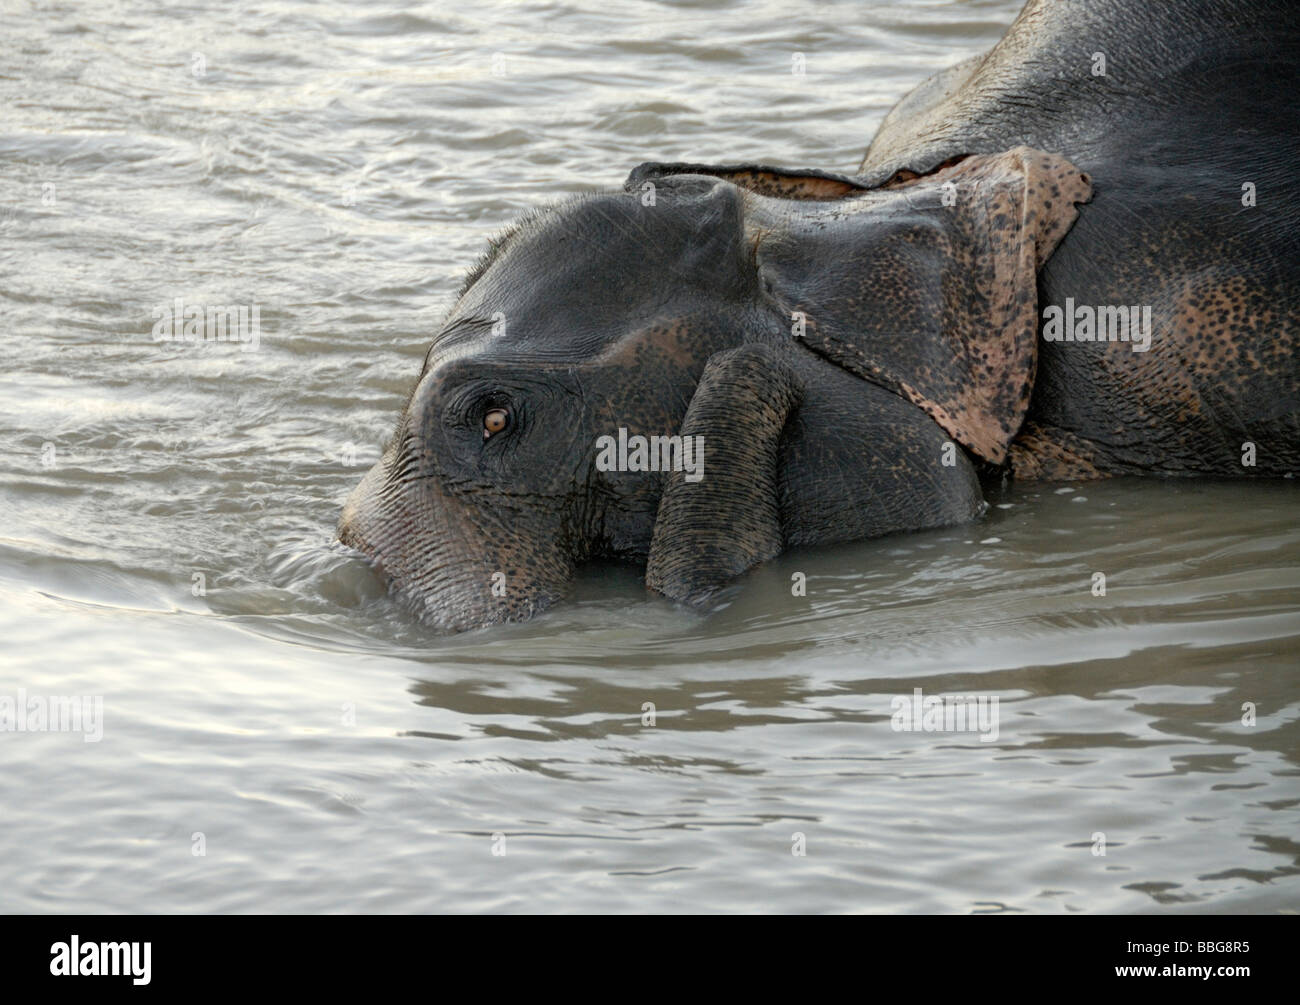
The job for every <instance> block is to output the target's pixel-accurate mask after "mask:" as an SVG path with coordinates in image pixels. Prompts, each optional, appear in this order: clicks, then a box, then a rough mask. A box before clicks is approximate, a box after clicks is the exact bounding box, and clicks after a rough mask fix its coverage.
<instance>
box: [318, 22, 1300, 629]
mask: <svg viewBox="0 0 1300 1005" xmlns="http://www.w3.org/2000/svg"><path fill="white" fill-rule="evenodd" d="M1298 54H1300V12H1298V11H1297V9H1296V8H1295V7H1294V5H1292V4H1290V3H1288V2H1276V3H1266V2H1261V3H1241V2H1225V0H1202V2H1198V3H1189V4H1153V3H1149V2H1148V0H1088V2H1084V0H1031V2H1029V3H1028V4H1027V6H1026V7H1025V8H1024V9H1023V10H1022V12H1021V13H1020V15H1019V17H1018V18H1017V19H1016V21H1015V22H1014V23H1013V24H1012V26H1011V27H1010V28H1009V29H1008V31H1007V33H1006V34H1005V36H1004V37H1003V38H1002V39H1001V41H999V42H998V43H997V44H996V45H995V46H994V47H993V48H992V49H991V50H989V51H988V52H987V53H985V54H983V55H981V56H978V57H977V58H974V59H970V60H967V61H965V62H962V63H959V64H958V65H956V66H954V67H952V68H951V69H948V70H945V71H943V72H941V73H939V74H937V75H936V76H934V77H932V78H930V79H929V80H927V81H926V82H924V83H922V84H921V85H920V86H919V87H917V88H916V89H915V90H913V91H912V92H911V93H910V94H908V95H907V96H905V97H904V98H903V99H902V100H901V101H899V103H898V104H897V105H896V106H895V107H894V108H893V110H892V111H890V112H889V114H888V115H887V117H886V118H885V119H884V121H883V123H882V124H881V126H880V127H879V129H878V131H877V133H876V135H875V137H874V139H873V140H872V142H871V143H870V145H869V147H868V149H867V152H866V155H865V158H864V159H863V161H862V163H861V165H860V166H859V167H858V169H857V171H856V173H852V174H849V173H837V172H833V171H825V170H819V169H797V170H796V169H785V168H780V167H774V166H770V165H764V164H725V163H723V164H707V163H700V164H694V163H647V164H642V165H640V166H638V167H636V168H634V169H633V170H632V171H631V173H630V175H628V177H627V179H626V181H625V183H624V184H623V186H622V187H621V188H618V189H613V190H602V191H596V192H590V193H583V194H581V195H578V196H574V197H570V198H567V199H565V200H563V201H562V202H560V203H558V204H555V205H553V206H550V207H547V208H545V209H543V210H540V211H534V212H531V213H529V214H527V215H526V216H525V217H524V218H522V219H521V220H520V221H518V222H517V223H516V224H515V225H514V226H512V227H511V228H510V229H509V230H508V231H507V232H506V233H505V234H504V235H503V236H501V237H500V238H499V239H497V240H495V241H493V242H492V244H491V246H490V248H489V250H488V251H487V253H486V254H485V256H484V257H483V258H482V259H481V260H480V261H479V262H478V264H477V265H475V266H474V268H473V269H472V270H471V271H470V273H469V275H468V277H467V279H466V280H465V283H464V285H463V286H462V288H461V290H460V293H459V294H458V296H457V298H456V301H455V305H454V307H453V309H452V310H451V313H450V315H449V316H448V317H447V319H446V321H445V323H444V324H443V325H442V327H441V329H440V330H439V331H438V332H437V334H436V335H435V336H434V338H433V341H432V344H431V346H430V348H429V350H428V353H427V355H426V357H425V359H424V364H423V368H422V370H421V372H420V374H419V377H418V379H417V381H416V383H415V386H414V389H413V390H412V392H411V395H410V398H409V400H408V402H407V404H406V406H405V408H404V409H403V410H402V413H401V416H400V419H399V421H398V425H397V429H396V431H395V433H394V435H393V437H392V439H391V440H390V441H389V443H388V444H387V446H386V447H385V449H384V452H383V456H382V459H381V460H380V461H379V462H378V463H377V464H376V465H375V466H374V467H373V468H372V469H371V470H370V471H369V473H368V474H366V476H365V478H364V480H363V481H362V482H361V484H360V485H359V486H358V487H357V488H356V489H355V491H353V493H352V494H351V496H350V497H349V498H348V500H347V501H346V504H345V506H344V509H343V513H342V517H341V519H340V523H339V530H338V536H339V538H340V540H341V541H342V542H343V543H344V544H345V545H348V546H350V547H352V548H355V549H357V550H358V551H360V552H361V553H362V554H363V555H364V556H366V558H367V559H368V560H369V561H371V562H372V563H373V564H374V565H375V567H376V568H377V569H378V570H379V571H380V572H381V573H382V574H383V575H384V576H385V577H386V578H387V579H388V580H389V582H390V583H391V584H392V589H393V592H394V594H395V595H396V596H397V597H398V598H400V599H401V600H402V602H404V603H405V604H406V605H407V606H408V607H409V608H410V609H411V610H412V611H413V612H414V613H415V614H416V615H417V616H418V617H419V618H420V619H422V620H423V621H424V622H426V623H427V624H429V625H431V626H433V627H435V628H437V629H441V630H447V631H462V630H466V629H473V628H480V627H486V626H489V625H493V624H498V623H501V622H507V621H521V620H525V619H527V618H529V617H531V616H533V615H534V614H536V613H538V612H540V611H542V610H545V609H546V608H547V607H549V606H550V605H552V604H554V603H555V602H556V601H557V600H559V599H560V598H561V597H563V595H564V593H565V590H566V587H567V585H568V584H569V582H570V581H571V579H572V577H573V575H574V571H575V569H576V568H577V567H578V566H579V565H581V564H582V563H584V562H588V561H591V560H594V559H617V560H625V561H629V562H633V563H637V565H638V566H639V567H643V568H644V570H645V580H646V584H647V587H648V589H649V590H650V591H653V593H656V594H660V595H662V596H664V597H666V598H668V599H669V600H671V601H676V602H680V603H684V604H687V605H693V606H695V607H706V606H707V605H708V604H709V601H710V598H713V597H715V596H716V595H717V593H718V591H719V590H721V589H722V588H723V587H724V586H726V585H727V584H728V583H730V582H731V581H732V580H734V579H735V578H736V577H738V576H740V575H741V574H742V573H744V572H745V571H746V570H748V569H750V568H751V567H753V566H755V565H756V564H758V563H762V562H764V561H766V560H769V559H771V558H773V557H774V556H776V555H778V554H779V553H781V552H782V551H784V550H788V549H797V548H800V547H806V546H810V545H826V544H834V543H837V542H848V541H856V540H861V539H866V538H872V537H878V536H881V535H886V534H892V533H899V532H906V531H916V530H920V529H925V528H935V527H943V526H949V525H955V524H960V523H964V522H968V521H974V520H977V519H979V518H980V517H981V515H982V514H983V513H984V511H985V510H986V509H987V504H986V502H985V492H986V490H987V487H988V486H989V483H990V479H994V480H997V479H1005V478H1008V477H1009V478H1013V479H1016V480H1020V481H1035V480H1036V481H1048V482H1050V481H1078V480H1084V479H1094V478H1101V477H1108V476H1112V475H1138V474H1140V475H1155V476H1184V477H1234V478H1248V477H1279V476H1289V475H1292V474H1293V473H1294V472H1295V471H1296V470H1298V469H1300V436H1298V435H1297V433H1298V432H1300V408H1297V404H1298V402H1300V373H1298V372H1297V371H1298V368H1297V353H1296V341H1297V333H1298V332H1300V265H1298V262H1300V236H1298V235H1300V186H1297V183H1296V173H1297V172H1296V166H1295V165H1296V164H1297V163H1300V135H1298V131H1297V128H1296V127H1297V119H1296V117H1295V114H1294V104H1293V103H1294V96H1295V95H1296V94H1297V93H1300V73H1298V72H1297V68H1298V66H1300V59H1298V58H1297V55H1298Z"/></svg>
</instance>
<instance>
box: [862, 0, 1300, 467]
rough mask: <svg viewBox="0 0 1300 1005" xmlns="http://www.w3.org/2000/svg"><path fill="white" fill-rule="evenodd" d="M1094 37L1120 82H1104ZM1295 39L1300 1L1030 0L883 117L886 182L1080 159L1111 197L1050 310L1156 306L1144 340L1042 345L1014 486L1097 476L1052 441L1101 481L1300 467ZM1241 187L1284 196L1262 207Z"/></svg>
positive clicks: (1055, 289)
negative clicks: (1011, 150) (1024, 155)
mask: <svg viewBox="0 0 1300 1005" xmlns="http://www.w3.org/2000/svg"><path fill="white" fill-rule="evenodd" d="M1257 24H1268V25H1269V26H1270V27H1269V30H1268V31H1267V32H1263V33H1261V32H1258V31H1255V30H1253V29H1251V28H1250V27H1248V26H1249V25H1257ZM1083 38H1086V39H1088V43H1087V49H1088V53H1091V52H1094V51H1104V52H1105V53H1106V57H1107V62H1108V65H1109V66H1110V68H1111V70H1110V72H1109V73H1108V75H1106V76H1094V75H1093V74H1092V72H1091V62H1090V60H1089V59H1088V58H1087V55H1088V53H1083V54H1082V55H1081V54H1080V53H1081V49H1080V46H1079V44H1078V42H1079V40H1080V39H1083ZM1297 51H1300V8H1297V7H1296V5H1295V4H1291V3H1283V2H1280V0H1279V2H1267V0H1263V2H1260V3H1257V4H1254V5H1252V6H1251V7H1250V8H1249V10H1248V11H1247V10H1245V9H1243V8H1241V7H1240V6H1239V5H1234V4H1227V3H1206V4H1202V5H1197V6H1196V7H1195V8H1194V9H1183V8H1181V7H1180V6H1179V5H1169V4H1149V3H1136V2H1133V0H1093V2H1091V3H1089V4H1057V3H1050V2H1039V0H1033V2H1031V3H1029V4H1028V5H1027V7H1026V9H1025V11H1024V12H1023V13H1022V15H1021V17H1020V18H1019V19H1018V20H1017V22H1016V24H1015V25H1014V26H1013V27H1012V29H1010V30H1009V31H1008V33H1007V35H1006V36H1005V37H1004V38H1003V39H1002V41H1001V42H999V43H998V45H997V46H995V48H994V49H993V50H992V52H991V53H990V54H989V55H987V56H984V57H979V58H976V59H972V60H969V61H967V62H965V63H962V64H959V65H958V66H956V67H953V68H952V69H951V70H948V71H945V72H944V73H942V74H939V75H937V76H936V77H935V78H932V79H931V80H930V81H927V82H926V83H925V84H923V85H921V86H920V87H918V88H917V89H916V91H914V92H913V93H912V94H910V95H908V96H907V97H905V98H904V99H903V100H902V101H901V102H899V104H898V106H897V107H896V108H895V109H894V111H892V112H891V113H890V115H889V116H887V117H886V120H885V122H884V123H883V124H882V126H881V128H880V130H879V132H878V133H877V135H876V137H875V139H874V140H873V141H872V144H871V147H870V149H869V150H868V151H867V154H866V157H865V158H864V160H863V163H862V167H861V173H862V177H863V178H864V180H866V181H868V182H873V183H879V182H884V181H885V180H886V179H889V178H891V177H893V176H895V175H896V174H897V173H898V172H899V171H900V170H904V169H910V170H915V171H917V172H919V173H921V174H925V173H926V172H928V171H929V170H931V169H932V167H933V166H935V165H938V164H940V163H942V162H944V161H946V160H948V159H950V158H952V157H953V156H955V155H959V154H967V155H975V154H994V153H997V152H998V151H1002V150H1005V149H1007V148H1008V147H1010V146H1014V145H1015V144H1017V143H1021V142H1026V141H1028V142H1030V143H1031V144H1032V145H1033V146H1035V147H1037V148H1040V149H1045V150H1051V151H1056V152H1059V153H1060V154H1061V155H1063V156H1064V157H1066V158H1067V159H1068V160H1069V161H1070V162H1071V163H1073V164H1075V165H1077V166H1078V167H1079V168H1080V169H1081V170H1082V171H1084V172H1086V173H1087V174H1088V175H1090V176H1091V178H1092V180H1093V183H1094V197H1093V199H1092V200H1091V201H1090V202H1089V203H1088V204H1087V205H1086V206H1084V207H1082V209H1081V211H1080V215H1079V219H1078V221H1077V223H1076V224H1075V225H1074V227H1073V228H1072V229H1071V230H1070V231H1069V232H1068V234H1067V235H1066V236H1065V237H1064V238H1063V239H1062V240H1061V242H1060V244H1059V246H1058V248H1057V250H1056V251H1055V252H1054V253H1053V255H1052V257H1051V258H1050V259H1049V260H1048V261H1047V262H1046V263H1043V266H1042V270H1041V272H1040V275H1039V295H1038V302H1039V305H1040V307H1041V306H1042V305H1046V304H1054V305H1057V306H1064V304H1065V301H1066V298H1067V297H1069V298H1071V299H1073V301H1074V303H1075V304H1076V305H1089V306H1092V307H1096V306H1099V305H1113V306H1120V305H1124V306H1129V305H1149V306H1151V308H1152V328H1153V337H1152V345H1151V349H1150V351H1148V352H1146V353H1134V352H1132V350H1131V348H1130V346H1129V344H1126V343H1101V344H1087V343H1059V342H1052V343H1047V342H1042V341H1040V343H1039V359H1038V372H1037V375H1036V378H1035V384H1034V391H1033V395H1032V399H1031V402H1030V406H1029V409H1028V411H1027V419H1028V420H1029V421H1030V422H1031V423H1032V427H1031V426H1030V425H1028V424H1027V425H1026V427H1025V428H1026V433H1025V434H1022V435H1024V437H1025V443H1024V444H1023V445H1022V448H1021V449H1015V448H1013V449H1012V451H1011V454H1010V457H1009V466H1010V469H1011V470H1012V472H1013V473H1014V474H1015V475H1016V476H1017V477H1021V478H1028V477H1053V478H1065V477H1073V476H1072V475H1071V474H1069V472H1070V471H1074V470H1082V471H1084V474H1083V475H1081V476H1082V477H1088V475H1087V474H1086V469H1081V468H1078V467H1077V466H1076V465H1075V464H1074V462H1070V463H1063V462H1056V463H1051V464H1048V463H1045V460H1044V457H1045V454H1044V452H1045V451H1046V450H1047V449H1048V448H1047V443H1048V441H1050V440H1052V439H1055V440H1057V441H1058V442H1057V446H1058V448H1059V450H1058V451H1057V452H1059V453H1061V454H1063V455H1065V456H1069V457H1073V456H1085V457H1086V458H1087V459H1088V463H1089V464H1090V465H1092V466H1093V467H1095V469H1096V470H1097V471H1098V472H1100V473H1102V474H1107V473H1109V474H1120V473H1156V474H1162V475H1178V476H1189V475H1215V476H1233V477H1242V476H1248V477H1249V476H1277V475H1282V474H1287V473H1294V472H1296V471H1298V470H1300V363H1298V360H1300V277H1298V276H1297V270H1298V269H1300V176H1298V175H1297V172H1296V170H1295V164H1296V162H1297V157H1298V156H1300V130H1296V129H1295V128H1293V127H1292V126H1291V125H1290V123H1291V122H1293V121H1294V114H1293V107H1292V106H1293V105H1294V97H1293V96H1294V95H1295V94H1296V93H1297V89H1298V88H1300V66H1298V65H1297V60H1296V58H1295V53H1296V52H1297ZM1120 67H1122V68H1123V70H1122V72H1120V70H1119V69H1117V68H1120ZM1244 182H1250V183H1251V184H1252V185H1253V186H1254V187H1255V189H1256V191H1257V192H1258V193H1264V192H1267V193H1269V195H1268V198H1267V199H1264V198H1260V199H1259V200H1258V203H1257V205H1256V206H1253V207H1247V206H1244V205H1243V204H1242V201H1241V196H1242V185H1243V183H1244ZM1052 209H1053V210H1054V209H1056V206H1055V200H1054V199H1053V206H1052ZM1031 429H1032V430H1033V432H1032V434H1031V433H1030V430H1031ZM1246 441H1249V442H1251V443H1253V444H1255V446H1256V448H1257V462H1256V465H1255V466H1253V467H1246V466H1243V465H1242V463H1241V457H1242V444H1243V442H1246ZM1044 472H1053V473H1051V474H1044Z"/></svg>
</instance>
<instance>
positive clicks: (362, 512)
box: [338, 461, 572, 632]
mask: <svg viewBox="0 0 1300 1005" xmlns="http://www.w3.org/2000/svg"><path fill="white" fill-rule="evenodd" d="M338 537H339V540H340V541H342V542H343V543H344V544H346V545H348V546H349V547H351V548H354V549H356V550H357V551H359V552H361V553H362V554H363V555H365V556H366V558H367V559H368V560H369V561H370V562H371V563H372V564H373V565H374V567H375V569H376V570H377V571H378V572H379V573H380V574H381V575H382V576H383V577H384V578H385V579H386V580H387V581H388V583H389V586H390V590H391V592H392V593H393V595H394V596H395V598H396V599H397V600H398V601H399V602H400V603H401V604H402V605H403V606H404V607H406V608H408V609H409V610H410V611H411V612H412V613H414V614H415V615H416V616H417V617H418V618H419V619H420V620H421V621H422V622H424V623H425V624H426V625H429V626H430V627H432V628H435V629H438V630H440V631H450V632H460V631H467V630H469V629H473V628H482V627H486V626H488V625H493V624H499V623H501V622H506V621H524V620H527V619H528V618H530V617H532V616H533V615H534V614H537V613H539V612H540V611H542V610H544V609H545V608H547V607H548V606H550V604H552V603H553V602H554V601H555V600H558V599H559V598H560V596H562V595H563V592H564V588H565V586H566V585H567V582H568V579H569V577H570V575H571V573H572V567H571V565H570V564H569V563H567V562H565V561H563V560H562V559H561V558H560V557H559V556H558V555H550V554H540V555H539V554H533V553H532V552H531V551H530V549H529V548H528V547H527V542H526V541H523V540H518V539H512V538H511V537H510V536H509V535H502V534H500V533H499V532H498V533H495V534H484V533H482V532H480V531H479V530H478V529H477V528H476V527H475V526H474V522H473V521H472V520H470V519H469V518H468V515H467V514H466V513H465V512H464V507H463V506H462V505H461V504H460V503H459V502H458V501H456V500H449V499H447V498H446V497H445V496H444V495H443V494H442V493H441V492H440V491H438V489H437V487H436V483H435V482H434V481H433V480H432V479H429V478H419V479H413V480H408V481H402V480H399V479H397V478H395V477H393V475H392V473H391V471H390V469H389V468H388V467H387V465H386V464H385V463H384V462H382V461H381V462H380V463H378V464H376V465H375V466H374V467H373V468H371V470H370V471H369V472H368V473H367V474H366V477H365V478H364V479H363V480H362V482H361V484H360V485H358V486H357V487H356V489H354V490H353V492H352V494H351V495H350V496H349V497H348V500H347V502H346V503H345V504H344V507H343V514H342V517H341V518H340V520H339V529H338ZM503 537H504V538H505V540H502V538H503ZM537 572H543V573H548V575H545V576H539V575H536V574H535V573H537Z"/></svg>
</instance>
